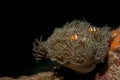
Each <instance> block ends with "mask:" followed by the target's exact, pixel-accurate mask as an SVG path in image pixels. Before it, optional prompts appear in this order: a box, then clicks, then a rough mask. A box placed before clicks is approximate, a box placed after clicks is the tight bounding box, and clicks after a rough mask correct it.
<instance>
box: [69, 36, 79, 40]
mask: <svg viewBox="0 0 120 80" xmlns="http://www.w3.org/2000/svg"><path fill="white" fill-rule="evenodd" d="M77 38H78V36H77V35H72V36H71V37H70V39H71V40H72V41H74V40H77Z"/></svg>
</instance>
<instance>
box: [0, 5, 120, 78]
mask: <svg viewBox="0 0 120 80" xmlns="http://www.w3.org/2000/svg"><path fill="white" fill-rule="evenodd" d="M64 10H67V9H64ZM64 10H63V11H60V9H58V8H57V9H53V10H52V9H46V8H45V9H44V8H42V9H38V8H37V9H36V7H34V9H32V7H31V9H29V10H28V9H27V8H26V9H24V10H21V9H19V10H16V9H13V10H12V9H11V8H9V9H8V10H7V11H6V12H4V13H3V14H4V15H3V20H2V21H3V25H2V26H1V49H0V76H6V75H7V76H14V75H17V74H24V73H25V74H26V73H27V72H29V71H30V70H31V69H32V68H34V67H35V65H36V62H35V60H34V57H33V56H32V48H33V45H32V43H33V41H34V39H36V38H40V36H41V35H42V36H43V40H46V39H47V37H49V36H50V35H51V34H52V32H53V30H54V28H55V27H62V26H63V25H64V24H65V23H66V22H71V21H73V20H74V19H78V20H83V19H84V20H86V21H88V22H90V23H91V24H92V25H95V26H100V27H102V26H105V25H106V24H107V25H108V26H109V27H111V28H112V29H115V28H116V27H117V26H119V25H120V15H116V14H110V13H111V11H110V12H108V13H105V12H103V11H100V12H101V13H102V14H101V13H100V14H98V13H99V12H98V13H96V12H97V11H94V12H92V11H89V10H88V11H87V12H84V11H86V10H84V11H82V10H81V9H80V10H74V9H72V10H71V9H69V11H64ZM116 13H117V12H116Z"/></svg>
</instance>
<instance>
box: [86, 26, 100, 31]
mask: <svg viewBox="0 0 120 80" xmlns="http://www.w3.org/2000/svg"><path fill="white" fill-rule="evenodd" d="M88 31H89V32H97V31H99V28H96V27H90V28H89V30H88Z"/></svg>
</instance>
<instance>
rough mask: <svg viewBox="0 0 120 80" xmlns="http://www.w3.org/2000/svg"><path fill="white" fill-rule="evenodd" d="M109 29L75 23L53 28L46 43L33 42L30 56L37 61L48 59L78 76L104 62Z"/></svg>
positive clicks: (84, 22)
mask: <svg viewBox="0 0 120 80" xmlns="http://www.w3.org/2000/svg"><path fill="white" fill-rule="evenodd" d="M109 40H110V28H109V27H107V26H104V27H102V28H100V27H96V26H93V25H91V24H90V23H88V22H86V21H80V20H74V21H72V22H71V23H66V24H65V25H64V26H63V28H55V30H54V32H53V34H52V35H51V36H50V37H49V38H48V39H47V40H46V41H42V40H36V41H35V42H34V48H33V51H34V53H33V55H34V56H35V57H36V59H37V60H41V59H43V58H50V59H51V60H52V61H55V62H57V63H59V64H60V65H62V66H65V67H67V68H70V69H72V70H74V71H76V72H79V73H87V72H90V71H92V70H93V69H94V68H95V66H96V64H98V63H100V62H104V59H105V57H106V54H107V53H108V50H109Z"/></svg>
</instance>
